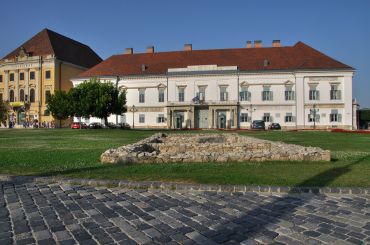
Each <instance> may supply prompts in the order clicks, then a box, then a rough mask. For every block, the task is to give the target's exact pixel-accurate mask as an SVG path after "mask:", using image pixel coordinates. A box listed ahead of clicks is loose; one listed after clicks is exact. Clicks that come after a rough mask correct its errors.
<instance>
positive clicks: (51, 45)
mask: <svg viewBox="0 0 370 245" xmlns="http://www.w3.org/2000/svg"><path fill="white" fill-rule="evenodd" d="M43 31H45V32H46V35H47V36H48V41H49V43H50V47H51V50H53V53H54V55H55V56H56V53H55V50H54V46H53V44H52V42H51V37H50V34H49V31H50V30H49V29H48V28H44V29H43V30H42V31H41V32H43ZM36 35H37V34H36Z"/></svg>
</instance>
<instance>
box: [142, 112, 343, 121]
mask: <svg viewBox="0 0 370 245" xmlns="http://www.w3.org/2000/svg"><path fill="white" fill-rule="evenodd" d="M314 117H316V120H315V121H316V122H320V115H319V114H316V115H315V116H314V115H312V114H308V117H307V118H308V122H314V119H313V118H314ZM272 119H273V118H272V116H271V114H270V113H264V114H263V116H262V120H263V121H264V122H272ZM251 120H252V118H251V117H250V116H249V115H248V113H241V114H240V122H251ZM156 121H157V123H164V122H165V121H166V118H165V117H164V114H158V117H157V120H156ZM284 122H286V123H290V122H295V117H294V116H293V113H286V114H285V116H284ZM330 122H342V114H339V113H338V111H337V110H332V112H331V113H330ZM139 123H145V114H139Z"/></svg>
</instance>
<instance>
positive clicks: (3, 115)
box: [0, 100, 10, 126]
mask: <svg viewBox="0 0 370 245" xmlns="http://www.w3.org/2000/svg"><path fill="white" fill-rule="evenodd" d="M9 111H10V105H9V102H7V101H3V100H0V124H1V123H2V124H4V125H5V126H6V122H7V119H8V113H9Z"/></svg>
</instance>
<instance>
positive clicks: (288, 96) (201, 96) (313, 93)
mask: <svg viewBox="0 0 370 245" xmlns="http://www.w3.org/2000/svg"><path fill="white" fill-rule="evenodd" d="M261 97H262V101H273V100H274V96H273V92H272V91H269V90H266V91H262V94H261ZM239 98H240V101H251V98H252V94H251V92H249V91H247V90H243V91H241V92H240V93H239ZM284 98H285V100H286V101H292V100H295V92H294V91H292V90H287V91H284ZM219 99H220V101H228V99H229V94H228V92H226V91H223V90H221V92H220V97H219ZM340 99H341V91H340V90H330V100H340ZM205 100H206V96H205V91H201V92H197V94H196V97H195V98H193V101H205ZM309 100H320V91H318V90H310V91H309ZM178 101H179V102H184V101H185V88H179V89H178ZM158 102H164V90H159V91H158ZM139 103H145V89H140V90H139Z"/></svg>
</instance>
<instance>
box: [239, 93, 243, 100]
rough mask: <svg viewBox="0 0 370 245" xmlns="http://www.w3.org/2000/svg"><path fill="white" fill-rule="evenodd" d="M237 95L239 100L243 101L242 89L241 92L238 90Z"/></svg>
mask: <svg viewBox="0 0 370 245" xmlns="http://www.w3.org/2000/svg"><path fill="white" fill-rule="evenodd" d="M239 97H240V100H241V101H244V98H243V91H242V92H239Z"/></svg>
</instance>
